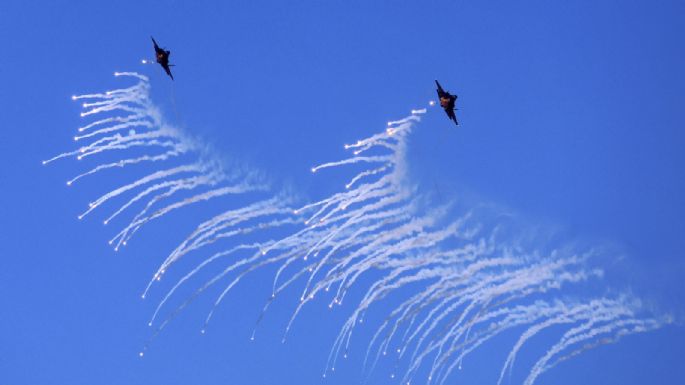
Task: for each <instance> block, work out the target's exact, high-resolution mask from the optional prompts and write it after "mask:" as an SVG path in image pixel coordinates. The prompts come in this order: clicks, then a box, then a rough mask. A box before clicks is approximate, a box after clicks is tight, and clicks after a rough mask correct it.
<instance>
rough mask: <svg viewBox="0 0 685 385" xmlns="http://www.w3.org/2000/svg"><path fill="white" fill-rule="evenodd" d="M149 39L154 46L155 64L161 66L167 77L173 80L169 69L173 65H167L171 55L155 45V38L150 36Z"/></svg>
mask: <svg viewBox="0 0 685 385" xmlns="http://www.w3.org/2000/svg"><path fill="white" fill-rule="evenodd" d="M150 38H151V39H152V44H154V45H155V58H156V59H157V63H159V64H160V65H161V66H162V68H164V71H165V72H166V74H167V75H169V77H170V78H171V80H174V75H172V74H171V69H170V68H169V67H173V66H174V65H173V64H169V55H171V51H168V50H165V49H163V48H159V45H157V42H156V41H155V38H154V37H152V36H150Z"/></svg>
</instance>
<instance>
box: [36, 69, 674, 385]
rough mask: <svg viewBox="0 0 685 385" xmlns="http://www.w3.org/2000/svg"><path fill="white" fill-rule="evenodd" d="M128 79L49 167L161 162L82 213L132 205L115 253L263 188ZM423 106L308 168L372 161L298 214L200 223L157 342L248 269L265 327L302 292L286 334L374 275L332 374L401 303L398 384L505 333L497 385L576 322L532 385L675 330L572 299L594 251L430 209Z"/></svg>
mask: <svg viewBox="0 0 685 385" xmlns="http://www.w3.org/2000/svg"><path fill="white" fill-rule="evenodd" d="M117 76H125V77H132V78H134V79H135V80H136V84H135V85H133V86H131V87H128V88H123V89H117V90H113V91H107V92H105V93H99V94H87V95H80V96H74V97H73V99H74V100H84V101H85V102H84V103H83V108H84V112H83V113H82V114H81V116H82V117H90V116H92V117H93V118H95V119H97V120H95V121H93V122H90V123H88V124H86V125H84V126H82V127H80V128H79V129H78V134H77V136H75V137H74V140H75V141H76V142H78V143H79V144H80V145H81V146H80V147H79V148H78V149H76V150H74V151H70V152H65V153H62V154H59V155H57V156H55V157H53V158H51V159H48V160H46V161H45V162H44V163H50V162H53V161H55V160H57V159H62V158H67V157H73V158H76V159H78V160H84V159H86V160H87V159H88V158H97V157H98V156H102V155H105V154H107V155H109V156H120V159H119V160H115V161H111V160H106V161H103V162H101V163H100V164H97V165H95V166H94V167H92V168H90V169H89V170H88V171H85V172H83V173H81V174H78V175H77V176H75V177H74V178H72V179H70V180H69V181H68V182H67V184H68V185H71V184H73V183H75V182H77V181H79V180H81V179H82V178H85V177H92V176H94V175H96V174H99V173H102V172H103V171H105V170H110V169H113V168H122V169H124V168H127V167H132V166H135V165H139V164H153V165H155V166H157V167H156V171H154V172H151V173H149V174H147V175H143V176H142V177H140V178H138V179H136V180H134V181H131V182H128V183H126V184H122V185H120V186H119V187H117V188H114V189H112V190H111V191H109V192H106V193H104V194H103V195H102V196H100V197H99V198H97V199H95V200H94V201H92V202H91V203H90V204H89V207H88V209H87V210H86V211H85V212H83V213H82V214H81V215H79V218H83V217H84V216H86V215H89V214H90V213H91V212H93V211H94V210H95V209H96V208H99V207H101V206H102V205H104V204H105V203H107V202H110V201H113V200H118V199H119V200H120V199H124V196H128V198H126V199H124V201H123V203H121V204H120V205H119V206H118V208H116V209H114V210H113V211H112V212H111V214H109V216H108V217H107V218H106V219H105V220H104V223H105V224H108V223H109V222H110V221H112V220H114V219H115V218H118V217H120V216H121V215H122V214H124V213H125V212H127V211H129V210H130V209H131V208H132V207H134V206H136V205H141V206H142V208H141V209H140V210H139V211H138V213H137V214H135V215H134V216H133V218H132V219H130V220H129V222H128V223H127V224H125V225H124V226H123V228H122V229H121V231H119V232H118V233H117V234H116V235H115V236H114V237H113V238H112V240H111V241H110V243H111V244H113V245H114V248H115V250H118V249H119V248H120V247H121V246H123V245H126V244H127V242H128V241H129V240H130V239H131V237H132V236H133V235H134V234H135V233H136V232H137V231H138V230H139V229H141V228H142V227H143V226H145V225H146V224H148V223H149V222H151V221H154V220H155V219H158V218H160V217H163V216H165V215H167V214H169V213H171V212H172V211H176V210H178V209H181V208H184V207H188V206H192V205H194V204H196V203H199V202H203V201H207V200H212V199H217V198H220V197H226V196H232V195H236V194H240V195H248V194H251V193H255V192H257V191H264V190H266V189H267V186H265V184H264V183H262V182H260V181H259V178H257V177H255V176H253V175H251V174H250V173H245V172H226V171H225V169H224V166H223V164H222V163H220V162H218V161H216V160H213V158H212V157H211V156H209V155H208V154H207V153H206V151H205V150H204V149H203V148H202V147H201V146H200V145H199V144H198V143H196V142H194V141H192V140H190V139H188V138H187V137H186V136H184V135H182V134H181V133H180V132H179V131H178V130H176V129H174V128H173V127H171V126H169V125H167V124H165V123H164V121H163V119H162V117H161V114H160V113H159V111H158V109H157V108H156V107H155V106H154V105H153V103H152V102H151V100H150V98H149V88H150V86H149V83H148V80H147V78H146V77H145V76H142V75H139V74H136V73H118V74H117ZM426 112H427V110H426V109H420V110H412V113H411V115H410V116H408V117H406V118H403V119H399V120H396V121H391V122H388V125H387V127H385V129H384V131H382V132H380V133H378V134H375V135H372V136H370V137H368V138H366V139H362V140H359V141H357V142H355V143H353V144H349V145H345V149H346V150H349V151H350V152H351V155H350V156H349V157H348V158H345V159H342V160H338V161H331V162H327V163H323V164H320V165H318V166H315V167H313V168H312V169H311V171H312V172H313V173H320V172H321V171H325V170H327V169H329V168H342V167H356V168H361V167H363V169H362V170H361V171H358V172H357V173H356V174H354V175H352V176H351V177H350V179H349V181H348V182H347V183H346V184H345V185H344V190H342V191H340V192H338V193H335V194H333V195H331V196H329V197H325V198H323V199H320V200H318V201H316V202H313V203H309V204H305V205H300V206H299V207H297V206H295V204H296V202H295V200H294V199H292V198H291V197H290V195H289V194H280V195H276V196H274V197H271V198H262V199H260V200H255V201H252V203H248V204H246V205H244V206H242V207H237V208H231V209H228V210H225V211H224V212H223V213H221V214H218V215H215V216H214V217H212V218H210V219H208V220H206V221H204V222H202V223H200V225H198V226H197V228H196V229H195V230H194V231H193V232H192V233H191V234H190V235H189V236H188V237H186V238H185V239H184V240H182V242H180V243H179V245H178V246H177V247H176V248H175V249H174V250H172V251H171V253H169V255H168V256H167V257H166V259H165V260H164V261H163V262H162V263H161V264H160V266H159V268H158V269H157V271H156V272H155V273H154V274H153V276H152V277H151V280H150V282H149V283H148V285H147V287H146V288H145V290H144V292H143V294H142V296H143V298H145V297H146V296H148V294H149V292H150V290H151V288H152V285H153V283H155V282H157V281H159V280H160V279H161V278H162V276H164V275H166V274H168V272H169V271H170V269H172V267H173V266H175V265H176V264H177V263H179V261H181V260H184V259H185V258H186V256H188V255H191V254H193V255H198V254H199V255H203V253H204V254H205V255H203V256H202V257H201V259H200V261H199V262H198V263H196V264H195V266H194V267H192V268H191V269H190V270H189V271H187V272H186V273H185V274H183V275H181V276H180V278H178V279H177V280H176V281H175V283H173V284H172V286H171V287H170V288H169V289H168V290H167V291H166V294H164V295H163V296H162V299H161V300H160V302H159V303H158V305H157V306H156V308H155V310H154V312H153V314H152V317H151V320H150V325H151V326H152V325H155V324H156V325H157V326H156V329H155V332H154V334H153V336H154V335H157V333H159V332H160V331H161V330H162V329H164V328H165V326H166V325H167V324H168V323H169V322H170V321H171V320H172V319H173V318H174V317H175V316H176V315H177V314H179V312H180V311H181V310H183V309H185V308H186V307H187V306H188V304H190V303H191V302H192V301H193V300H194V299H195V298H197V296H199V295H201V294H202V293H204V292H206V291H207V290H208V289H209V288H210V287H213V286H214V285H223V287H222V288H221V291H220V293H219V294H218V296H217V297H216V299H215V300H214V303H213V305H212V308H211V309H210V310H209V312H208V315H207V317H206V319H205V323H204V325H203V327H202V329H201V330H202V332H203V333H204V332H205V330H206V328H207V326H208V323H209V322H210V320H211V319H212V317H213V315H214V313H215V310H216V309H217V308H218V306H220V305H221V303H222V302H223V300H224V298H225V297H226V296H227V295H228V293H230V292H231V291H232V290H233V289H234V288H235V287H236V286H237V284H238V283H240V282H241V281H242V280H243V279H244V278H245V277H246V276H247V275H248V274H250V273H252V272H254V271H257V270H259V269H261V268H264V267H266V266H270V265H275V266H276V272H275V273H274V278H273V282H272V295H271V298H270V299H269V300H268V301H267V302H266V304H265V305H264V306H263V308H262V311H261V313H260V315H259V318H258V319H257V322H256V325H259V323H260V322H261V319H262V317H263V315H264V313H265V312H266V310H267V309H268V307H269V305H270V304H271V303H272V302H273V301H274V300H275V299H276V298H277V297H280V294H281V293H282V292H283V291H285V289H287V288H289V287H291V286H294V285H295V284H296V283H298V282H301V283H302V291H301V294H300V298H299V303H298V304H297V305H296V306H295V309H294V311H293V314H292V316H291V318H290V319H289V321H288V323H287V326H286V327H285V335H287V334H288V332H289V330H290V329H291V327H292V325H293V323H294V321H295V319H296V318H297V317H298V315H299V314H300V312H301V310H302V309H303V308H304V306H305V305H306V304H309V303H310V302H312V301H313V300H314V298H315V297H317V296H321V295H324V296H328V297H329V298H330V300H329V301H328V307H329V308H330V309H333V308H335V307H336V306H340V305H342V303H343V301H347V300H348V295H350V296H351V297H354V296H353V295H352V294H349V293H350V292H351V289H352V288H353V287H355V286H359V285H360V282H361V277H362V276H368V277H371V279H372V283H371V284H369V286H368V288H366V291H365V292H364V294H363V295H362V297H361V299H359V300H358V303H357V304H356V305H355V306H353V307H352V308H353V310H352V311H351V313H350V315H349V316H348V317H347V319H346V321H345V322H344V324H343V326H342V327H341V330H340V332H339V334H338V335H337V337H336V338H335V340H334V342H333V344H332V347H331V350H330V353H329V357H328V361H327V364H326V370H325V371H324V376H326V374H328V373H331V372H333V371H335V367H336V364H337V362H338V359H339V358H340V357H342V358H347V356H348V354H349V352H350V351H351V344H352V336H353V334H354V332H355V329H356V328H357V327H360V325H361V324H362V323H363V322H364V319H365V318H366V317H367V314H369V312H370V311H371V309H372V308H374V307H379V306H378V305H379V304H381V303H382V302H383V301H384V300H388V299H390V298H391V297H396V298H397V299H398V300H399V305H396V306H394V308H393V309H392V310H391V311H390V312H388V313H387V315H386V316H385V317H384V320H383V321H382V322H381V323H380V324H379V325H378V326H377V328H376V330H375V332H374V333H373V336H372V337H371V339H370V341H369V342H368V343H367V346H366V355H365V359H364V365H365V367H366V368H367V369H368V370H369V372H370V371H372V370H373V369H374V368H376V366H377V364H378V363H379V362H380V360H381V359H382V358H383V357H386V356H387V355H388V353H389V352H390V353H393V352H394V354H392V355H393V356H394V357H395V358H394V359H395V360H396V361H397V362H398V363H399V362H400V361H401V360H405V361H407V362H406V369H405V370H404V374H401V373H397V374H396V373H394V372H393V373H392V374H391V377H392V378H395V377H396V376H397V377H398V378H401V379H402V383H404V384H410V383H411V382H413V381H414V380H415V379H416V378H417V376H419V374H420V373H421V372H422V371H426V372H427V376H426V378H427V380H426V382H427V383H431V382H435V383H439V384H443V383H444V382H445V381H447V380H448V378H450V376H451V375H454V369H455V368H461V367H462V363H463V360H464V358H465V357H467V356H468V355H469V354H470V353H471V352H473V351H475V350H477V349H478V348H479V347H480V346H481V345H482V344H484V343H486V342H488V341H490V340H491V339H494V338H496V337H497V336H499V335H501V334H502V333H504V332H505V331H509V330H515V329H517V328H518V329H523V330H522V333H521V334H520V337H519V338H518V340H517V342H516V343H515V344H514V346H513V347H512V349H511V351H510V352H509V354H508V355H507V357H506V359H505V361H504V364H503V366H502V367H501V369H500V375H499V378H498V382H497V384H498V385H499V384H501V383H502V381H503V378H504V375H505V373H507V371H509V373H511V371H512V370H513V367H514V362H515V361H516V358H517V356H518V355H519V353H520V352H521V349H522V347H523V346H524V345H526V344H529V343H531V342H530V341H531V340H532V339H533V338H534V337H535V336H536V335H537V334H538V333H540V332H541V331H543V330H547V329H550V328H552V327H553V326H554V327H555V328H557V327H568V329H567V330H566V331H565V332H564V333H563V334H562V335H561V337H560V339H559V342H557V343H556V344H555V345H554V346H552V347H551V348H549V349H548V350H547V352H546V353H545V354H544V355H543V356H542V357H541V358H539V359H538V361H537V362H536V364H535V365H534V366H533V368H532V369H531V371H530V372H529V374H528V377H527V379H526V381H525V384H526V385H532V384H533V383H534V382H535V380H536V379H537V378H538V377H539V376H540V375H541V374H543V373H544V372H546V371H548V370H549V369H551V368H553V367H554V366H555V365H556V364H558V363H559V362H561V361H563V360H566V359H568V358H570V357H572V356H575V355H577V354H580V353H581V352H583V351H585V350H587V349H589V348H592V347H595V346H599V345H601V344H604V343H609V342H613V341H615V340H618V339H619V338H620V337H622V336H625V335H628V334H631V333H637V332H642V331H647V330H652V329H655V328H658V327H660V326H661V325H663V324H664V323H668V322H669V320H667V319H658V318H655V317H653V316H651V315H649V313H648V312H646V311H644V310H643V309H642V308H641V306H640V304H639V302H637V301H634V300H630V299H629V298H628V297H627V296H618V297H602V296H601V295H599V296H593V297H591V298H589V299H587V300H586V301H582V300H579V299H578V298H575V295H574V293H575V292H574V288H576V287H582V285H583V284H584V282H587V281H591V280H592V281H598V280H601V278H602V271H601V270H600V269H596V268H591V267H589V264H588V260H589V259H591V258H592V253H591V252H573V251H569V249H568V248H564V249H554V248H553V247H552V249H553V250H552V251H548V252H543V251H541V249H542V248H543V247H545V248H547V246H548V245H538V246H539V247H537V246H535V247H531V248H526V247H522V246H520V245H519V244H518V243H517V242H515V240H514V239H513V238H511V237H507V236H506V235H502V234H501V233H500V232H499V228H498V226H499V225H497V224H495V225H494V226H493V225H488V224H486V221H484V220H482V218H480V216H479V214H477V213H476V212H475V211H471V212H461V213H459V212H458V211H457V210H456V209H455V208H454V207H453V205H451V204H446V205H443V206H440V207H434V206H433V205H430V204H429V203H427V202H426V200H425V199H424V198H423V197H422V196H421V195H420V194H419V193H418V191H419V189H418V188H417V187H416V186H414V185H413V184H412V183H410V182H409V179H410V178H409V176H408V165H407V157H406V152H407V147H408V142H407V139H408V137H409V136H410V134H411V133H412V131H413V130H414V128H415V127H416V125H417V124H418V123H419V122H420V120H421V117H422V115H423V114H425V113H426ZM127 131H128V132H127ZM140 152H143V153H142V154H140ZM130 153H133V154H130ZM210 250H211V251H210ZM212 268H214V269H216V271H212V270H211V269H212ZM204 272H209V274H211V276H210V277H209V279H206V280H205V281H204V283H202V284H201V285H200V286H199V287H197V288H195V289H194V290H192V292H191V294H190V295H189V296H188V297H187V298H186V299H185V300H184V301H183V302H181V303H180V304H179V305H176V306H175V307H172V308H171V309H170V310H169V311H167V310H166V308H168V307H170V306H171V305H170V302H171V299H172V298H173V297H174V296H176V295H178V294H177V293H178V292H179V289H180V288H181V287H182V286H185V285H188V284H189V282H191V280H192V279H193V278H195V277H199V276H200V275H201V273H204ZM408 287H411V288H413V290H414V293H415V294H412V295H411V296H410V297H409V298H406V297H403V294H402V293H403V291H404V289H405V288H408ZM351 300H352V301H354V300H355V298H352V299H351ZM255 328H256V326H255ZM254 336H255V332H254V331H253V333H252V338H254ZM284 338H285V336H284ZM581 344H583V345H582V346H580V347H579V345H581ZM569 351H570V352H569ZM141 355H142V352H141ZM395 370H399V364H396V367H395Z"/></svg>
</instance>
